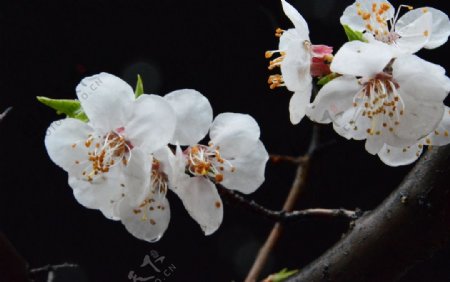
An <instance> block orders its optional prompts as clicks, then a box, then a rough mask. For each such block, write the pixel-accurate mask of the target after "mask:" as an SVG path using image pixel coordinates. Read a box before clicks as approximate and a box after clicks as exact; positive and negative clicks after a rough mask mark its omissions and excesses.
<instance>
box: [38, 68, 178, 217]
mask: <svg viewBox="0 0 450 282" xmlns="http://www.w3.org/2000/svg"><path fill="white" fill-rule="evenodd" d="M76 92H77V96H78V99H79V101H80V103H81V106H82V108H83V110H84V112H85V113H86V115H87V117H88V118H89V122H88V123H84V122H82V121H80V120H78V119H73V118H66V119H63V120H59V121H55V122H53V123H52V124H51V125H50V127H49V129H48V130H47V136H46V138H45V145H46V148H47V152H48V154H49V156H50V158H51V159H52V161H53V162H55V163H56V164H57V165H59V166H60V167H62V168H63V169H64V170H65V171H67V172H68V174H69V184H70V186H71V187H72V189H73V192H74V195H75V197H76V199H77V200H78V201H79V202H80V203H81V204H82V205H84V206H86V207H88V208H93V209H99V210H101V211H102V212H103V213H104V214H105V216H107V217H109V218H112V219H119V217H118V216H117V215H115V214H114V212H113V210H114V206H115V204H117V203H118V202H119V201H120V200H121V199H123V198H129V199H130V201H131V202H133V203H141V202H142V201H143V200H144V198H145V196H146V195H147V191H146V189H149V188H148V187H150V182H151V181H152V179H151V178H150V171H151V167H152V160H151V158H149V156H150V154H151V153H153V152H155V151H157V150H159V149H160V148H162V147H164V146H165V145H167V144H168V142H169V141H170V139H171V138H172V135H173V132H174V131H175V125H176V124H175V123H176V118H175V114H174V111H173V109H172V107H171V106H170V105H169V103H167V101H166V100H164V99H163V98H162V97H160V96H157V95H145V94H144V95H141V96H140V97H139V98H137V99H135V95H134V92H133V89H132V88H131V87H130V86H129V85H128V84H127V83H126V82H124V81H123V80H121V79H120V78H118V77H116V76H113V75H111V74H107V73H101V74H98V75H94V76H91V77H87V78H84V79H83V80H82V81H81V82H80V84H79V85H78V86H77V88H76Z"/></svg>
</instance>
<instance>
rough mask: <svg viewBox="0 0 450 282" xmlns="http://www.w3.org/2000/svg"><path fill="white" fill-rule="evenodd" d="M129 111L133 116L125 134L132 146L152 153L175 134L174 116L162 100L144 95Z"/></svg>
mask: <svg viewBox="0 0 450 282" xmlns="http://www.w3.org/2000/svg"><path fill="white" fill-rule="evenodd" d="M131 109H132V110H133V116H132V117H131V118H130V120H129V121H128V123H127V124H126V126H125V133H126V135H127V137H128V138H129V140H130V141H131V143H132V145H133V146H139V147H141V148H142V149H143V150H144V151H145V152H147V153H152V152H154V151H156V150H158V149H160V148H162V147H163V146H166V145H167V144H168V143H169V141H170V139H171V138H172V137H173V133H174V132H175V126H176V115H175V112H174V110H173V108H172V107H171V106H170V104H169V103H168V102H167V101H166V100H164V98H162V97H160V96H157V95H145V94H144V95H141V96H139V98H138V99H137V100H136V101H135V103H134V104H133V107H132V108H131Z"/></svg>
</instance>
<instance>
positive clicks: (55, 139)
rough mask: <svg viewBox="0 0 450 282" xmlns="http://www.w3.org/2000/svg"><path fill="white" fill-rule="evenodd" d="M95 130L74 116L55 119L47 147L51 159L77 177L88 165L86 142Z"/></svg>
mask: <svg viewBox="0 0 450 282" xmlns="http://www.w3.org/2000/svg"><path fill="white" fill-rule="evenodd" d="M93 132H94V130H93V129H92V128H91V127H90V126H89V125H88V124H86V123H84V122H82V121H80V120H77V119H72V118H67V119H62V120H57V121H54V122H53V123H52V124H51V125H50V126H49V127H48V129H47V134H46V136H45V147H46V148H47V152H48V155H49V156H50V159H51V160H52V161H53V162H54V163H56V164H57V165H59V166H60V167H62V168H63V169H64V170H65V171H67V172H68V173H70V174H72V175H73V176H76V177H81V176H82V171H83V169H84V168H85V166H87V165H86V164H85V162H84V161H86V160H87V159H88V151H87V148H86V147H85V145H84V142H85V141H86V140H87V139H88V138H89V135H90V134H93Z"/></svg>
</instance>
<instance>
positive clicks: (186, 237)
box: [0, 0, 450, 282]
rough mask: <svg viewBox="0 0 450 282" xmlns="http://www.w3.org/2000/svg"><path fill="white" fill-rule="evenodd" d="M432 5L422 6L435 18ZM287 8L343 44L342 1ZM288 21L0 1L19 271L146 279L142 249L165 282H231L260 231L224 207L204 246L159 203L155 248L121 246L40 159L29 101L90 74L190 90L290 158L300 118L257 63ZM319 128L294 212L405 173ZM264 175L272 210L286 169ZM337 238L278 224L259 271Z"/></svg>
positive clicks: (383, 186)
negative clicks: (55, 269)
mask: <svg viewBox="0 0 450 282" xmlns="http://www.w3.org/2000/svg"><path fill="white" fill-rule="evenodd" d="M445 2H446V1H431V2H429V3H428V5H430V6H433V7H435V8H438V9H441V10H443V11H444V12H447V13H448V12H449V8H448V7H447V4H446V3H445ZM291 3H292V4H293V5H294V6H295V7H296V8H298V9H299V11H300V12H301V13H302V14H303V15H304V17H305V18H306V20H307V21H308V23H309V26H310V31H311V33H310V34H311V40H312V42H313V43H316V44H327V45H331V46H335V48H336V50H337V48H338V47H339V46H340V45H341V44H342V43H343V42H344V41H345V39H346V38H345V35H344V33H343V31H342V28H341V27H340V25H339V21H338V20H339V17H340V16H341V14H342V11H343V10H344V8H345V7H346V6H347V5H350V4H351V3H353V1H341V0H339V1H338V0H320V1H319V0H317V1H300V0H297V1H291ZM394 4H395V6H398V3H394ZM402 4H411V5H414V6H417V7H420V6H423V5H425V4H426V2H425V1H409V2H407V3H406V2H405V3H402ZM291 26H292V25H291V23H290V22H289V20H288V19H287V18H286V17H285V16H284V14H283V12H282V10H281V4H280V2H279V1H276V0H244V1H243V0H240V1H238V0H228V1H217V0H204V1H199V0H193V1H192V0H191V1H180V0H176V1H175V0H165V1H150V0H146V1H144V0H139V1H113V0H91V1H75V0H66V1H25V0H2V1H1V4H0V71H1V76H0V97H1V98H0V110H3V109H5V108H6V107H8V106H13V107H14V110H13V111H12V112H11V113H10V114H9V115H8V116H7V118H6V119H5V120H4V121H3V122H2V123H1V124H0V136H1V137H0V138H1V143H0V144H1V146H0V155H1V158H0V192H1V193H0V231H1V232H3V233H4V234H5V235H6V236H7V237H8V238H9V239H10V240H11V242H12V243H13V244H14V245H15V247H16V248H17V249H18V251H19V252H20V253H21V254H22V255H23V256H24V257H25V259H26V260H27V261H28V262H29V264H30V265H31V267H39V266H43V265H46V264H59V263H63V262H71V263H76V264H79V265H80V266H81V268H82V269H83V271H84V275H85V278H86V281H131V280H128V279H127V275H128V272H129V271H130V270H134V271H136V272H137V273H138V274H141V275H142V276H150V275H152V274H155V272H154V271H153V270H152V269H151V268H148V267H147V268H140V267H139V266H140V265H141V263H142V261H143V258H144V256H145V255H147V254H151V251H152V250H153V251H157V252H158V254H159V255H160V256H164V257H165V261H164V263H163V266H162V268H167V267H168V266H169V265H171V264H173V265H174V266H175V267H176V269H175V270H174V271H173V273H172V275H171V276H170V277H168V278H166V281H174V282H175V281H242V280H243V278H244V277H245V275H246V273H247V272H248V270H249V268H250V266H251V264H252V262H253V259H254V256H255V255H256V252H257V250H258V248H259V247H260V245H261V244H262V243H263V242H264V240H265V238H266V236H267V234H268V232H269V231H270V229H271V228H272V225H273V223H272V222H270V221H268V220H266V219H264V218H261V217H259V216H257V215H255V214H252V213H250V212H248V211H246V210H243V209H242V208H240V207H237V206H235V205H233V204H232V203H230V204H227V205H225V216H224V222H223V224H222V226H221V228H220V229H219V230H218V231H217V232H216V233H214V234H213V235H211V236H209V237H205V236H203V234H202V232H201V230H200V228H199V227H198V225H197V224H196V223H195V222H194V221H193V220H192V219H191V218H190V217H189V215H188V214H187V212H186V211H185V210H184V208H183V206H182V204H181V202H180V201H179V200H178V198H177V197H176V196H174V195H173V194H169V201H170V204H171V209H172V218H171V222H170V226H169V228H168V230H167V232H166V233H165V235H164V237H163V238H162V239H161V241H159V242H157V243H153V244H151V243H146V242H143V241H140V240H138V239H136V238H134V237H133V236H131V235H130V234H128V232H127V231H126V230H125V228H124V227H123V226H122V225H121V224H120V223H119V222H114V221H110V220H107V219H105V218H104V217H103V216H102V214H101V213H100V212H98V211H94V210H89V209H86V208H84V207H82V206H81V205H80V204H78V203H77V202H76V200H75V199H74V198H73V195H72V193H71V189H70V187H69V186H68V184H67V175H66V173H65V172H64V171H63V170H61V169H60V168H58V167H57V166H56V165H55V164H53V163H52V162H51V161H50V159H49V158H48V156H47V153H46V150H45V147H44V142H43V140H44V136H45V131H46V128H47V127H48V125H49V124H50V122H51V121H53V120H55V119H59V118H60V117H59V116H57V115H56V114H55V113H54V111H52V110H51V109H49V108H47V107H45V106H43V105H41V104H39V103H38V102H37V101H36V99H35V96H48V97H52V98H75V87H76V85H77V83H78V82H79V81H80V80H81V79H82V78H83V77H85V76H89V75H92V74H96V73H99V72H102V71H104V72H109V73H112V74H115V75H117V76H120V77H122V78H124V79H125V80H126V81H127V82H128V83H130V84H131V85H133V86H134V85H135V80H136V74H137V73H140V74H141V75H142V76H143V80H144V88H145V90H146V91H145V92H146V93H157V94H160V95H164V94H166V93H168V92H170V91H173V90H176V89H181V88H193V89H197V90H199V91H200V92H201V93H203V94H204V95H205V96H206V97H208V98H209V100H210V102H211V104H212V106H213V109H214V112H215V114H218V113H221V112H243V113H248V114H250V115H252V116H253V117H254V118H255V119H256V120H257V121H258V122H259V124H260V126H261V130H262V135H261V139H262V141H263V142H264V143H265V145H266V147H267V149H268V151H269V152H270V153H276V154H286V155H292V156H297V155H300V154H303V153H304V152H305V150H306V148H307V146H308V142H309V139H310V134H311V123H310V122H309V121H307V120H304V121H303V122H302V123H301V124H300V125H297V126H292V125H291V124H290V122H289V114H288V101H289V98H290V96H291V95H290V93H289V92H288V91H287V90H286V89H277V90H275V91H271V90H269V88H268V86H267V77H268V75H269V74H273V73H275V72H269V71H268V70H267V65H268V60H266V59H265V58H264V52H265V51H266V50H270V49H276V48H277V43H278V40H277V38H276V37H275V36H274V30H275V29H276V28H277V27H282V28H285V29H287V28H289V27H291ZM447 54H448V44H447V45H445V46H443V47H441V48H439V49H437V50H433V51H421V52H420V53H419V55H420V56H421V57H423V58H425V59H427V60H430V61H431V62H434V63H438V64H441V65H443V66H444V67H445V68H446V69H448V68H449V60H448V58H446V55H447ZM321 133H322V135H321V140H322V141H323V142H327V141H329V140H336V144H335V145H333V146H330V147H328V148H326V149H324V150H322V151H320V152H319V153H318V154H317V155H316V158H315V159H314V162H313V165H312V170H311V175H310V176H311V177H310V181H309V183H308V187H307V189H306V191H305V193H304V194H303V195H302V197H301V198H300V200H299V202H298V205H297V208H299V209H301V208H309V207H323V208H338V207H345V208H348V209H354V208H356V207H359V208H361V209H363V210H370V209H373V208H374V207H376V206H377V205H378V204H379V203H380V202H381V201H382V200H383V199H384V198H385V197H386V196H387V195H388V194H389V193H390V192H391V191H392V190H393V189H394V188H395V187H396V186H397V185H398V184H399V183H400V181H401V179H402V178H403V176H404V175H405V173H407V172H408V171H409V169H410V168H411V167H402V168H391V167H387V166H385V165H383V164H382V163H381V161H379V160H378V158H377V157H375V156H371V155H369V154H368V153H367V152H365V150H364V144H363V142H356V141H346V140H344V139H343V138H341V137H339V136H337V135H336V134H335V133H333V131H332V129H331V126H324V127H323V128H322V132H321ZM266 172H267V173H266V182H265V184H264V185H263V186H262V187H261V188H260V189H259V190H258V191H257V192H256V193H254V194H253V195H251V196H249V198H251V199H255V200H256V201H258V202H259V203H261V204H264V205H265V206H267V207H269V208H273V209H280V208H281V206H282V204H283V201H284V199H285V197H286V196H287V193H288V191H289V188H290V184H291V181H292V177H293V174H294V168H293V167H292V166H290V165H288V164H277V165H274V164H271V163H269V164H268V167H267V171H266ZM449 204H450V203H449ZM449 224H450V223H449ZM346 230H347V224H346V222H343V221H339V220H321V221H318V220H314V221H303V222H297V223H291V224H289V225H288V226H287V229H286V232H285V233H284V235H283V238H282V241H281V242H280V244H279V245H278V246H277V248H276V251H275V252H274V253H273V254H272V256H271V259H270V262H269V264H268V266H267V268H266V271H265V273H264V274H269V273H272V272H275V271H278V270H280V269H281V268H284V267H288V268H302V267H304V266H305V265H306V264H307V263H309V262H311V261H312V260H313V259H315V258H317V257H318V256H319V255H320V254H322V253H323V252H324V251H325V250H326V249H328V248H329V247H331V246H332V245H333V244H334V243H335V242H336V241H337V240H339V238H340V237H341V235H342V233H343V232H345V231H346ZM374 263H376V262H374ZM448 265H450V251H449V250H443V251H442V252H440V253H438V255H437V256H436V257H435V258H434V259H433V260H431V261H429V262H426V263H425V264H422V265H421V266H420V267H417V268H415V269H414V270H413V271H412V273H411V274H410V275H409V276H408V277H406V278H405V280H404V281H450V271H449V270H448V269H447V268H448ZM0 267H1V266H0ZM78 281H81V280H78ZM2 282H3V281H2Z"/></svg>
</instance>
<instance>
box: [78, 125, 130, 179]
mask: <svg viewBox="0 0 450 282" xmlns="http://www.w3.org/2000/svg"><path fill="white" fill-rule="evenodd" d="M123 132H124V128H119V129H117V130H115V131H111V132H109V133H108V134H106V135H105V136H103V137H97V138H96V137H94V136H92V135H89V137H88V139H87V140H86V141H85V142H84V145H85V146H86V148H90V149H92V150H90V151H88V161H89V166H88V169H86V170H84V171H83V176H85V177H86V178H87V180H88V181H92V180H94V177H95V176H97V175H100V174H102V173H107V172H108V171H109V169H110V168H111V167H113V166H114V165H116V164H118V163H122V164H123V165H127V164H128V161H129V160H130V157H131V149H132V148H133V145H132V144H131V143H130V142H129V141H127V140H126V139H125V137H124V136H123V135H122V134H123Z"/></svg>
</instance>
